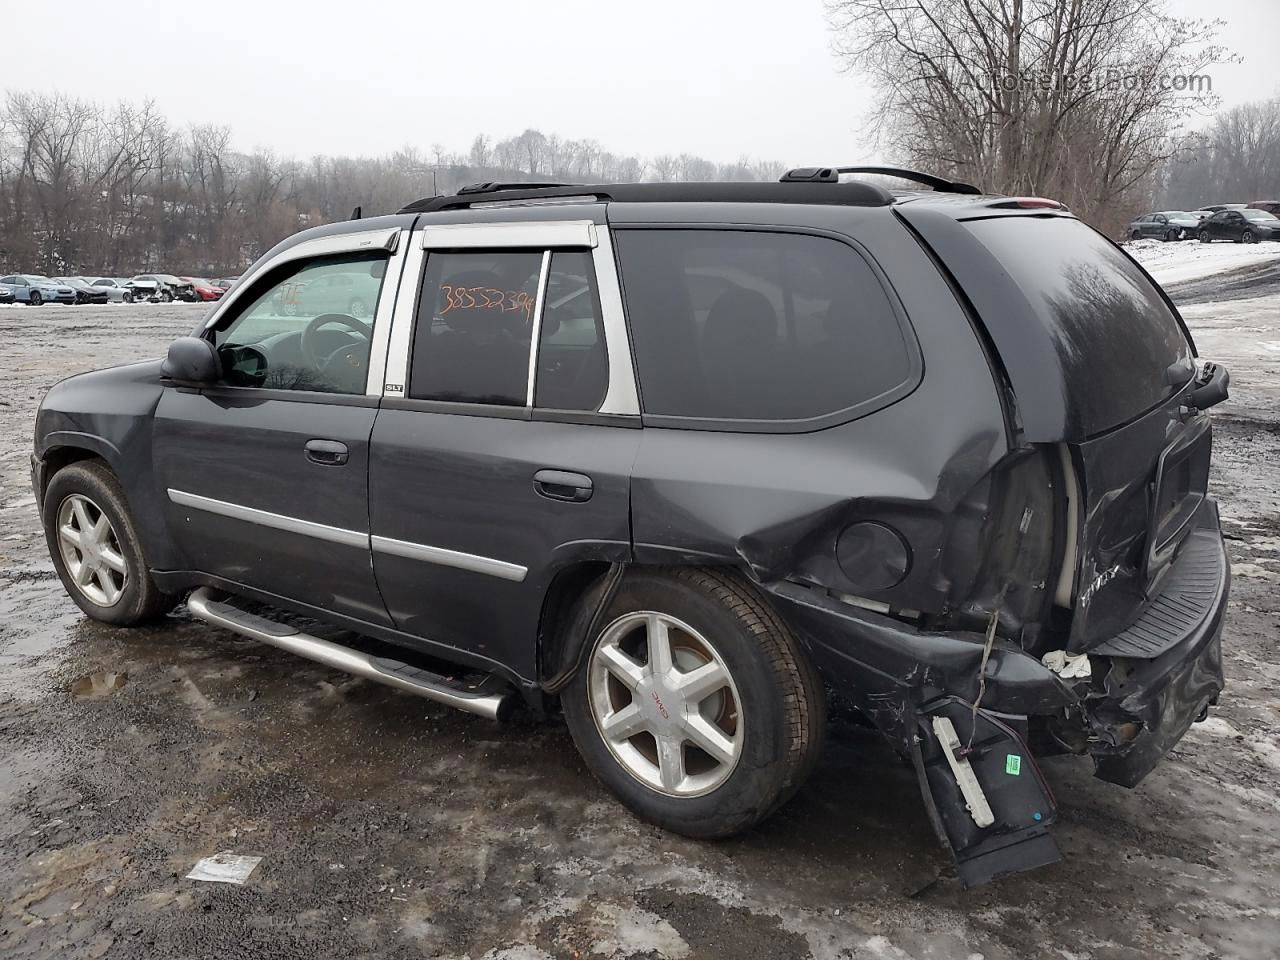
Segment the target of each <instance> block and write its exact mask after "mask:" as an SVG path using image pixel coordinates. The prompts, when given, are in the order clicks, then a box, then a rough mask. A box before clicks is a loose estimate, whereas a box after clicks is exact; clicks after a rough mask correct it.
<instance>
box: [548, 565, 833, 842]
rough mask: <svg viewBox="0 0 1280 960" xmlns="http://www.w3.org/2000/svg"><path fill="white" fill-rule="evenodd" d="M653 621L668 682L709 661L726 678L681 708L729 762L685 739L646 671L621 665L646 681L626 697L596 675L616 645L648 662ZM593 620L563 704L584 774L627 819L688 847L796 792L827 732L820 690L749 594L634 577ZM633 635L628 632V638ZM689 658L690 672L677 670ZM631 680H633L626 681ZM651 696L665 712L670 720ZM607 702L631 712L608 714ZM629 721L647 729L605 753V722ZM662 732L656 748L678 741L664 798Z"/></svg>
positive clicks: (732, 578) (603, 674) (706, 572)
mask: <svg viewBox="0 0 1280 960" xmlns="http://www.w3.org/2000/svg"><path fill="white" fill-rule="evenodd" d="M655 617H661V618H663V619H664V622H668V623H669V626H670V628H671V631H672V632H671V633H670V634H669V636H670V637H671V638H672V643H671V645H670V649H671V651H672V657H671V659H672V660H675V661H676V669H677V670H678V671H680V673H674V674H667V675H666V676H680V674H681V673H682V674H684V675H686V676H687V675H688V674H689V672H690V671H691V670H692V669H698V670H702V669H703V668H705V667H707V666H709V664H710V663H711V659H712V658H715V659H716V662H717V663H718V664H719V665H720V666H721V668H722V669H723V670H724V671H725V673H726V674H727V678H728V679H727V681H725V683H724V685H723V686H722V687H721V688H719V689H714V690H713V691H712V692H710V693H702V694H701V695H700V696H699V699H698V700H697V701H696V702H694V703H692V704H691V705H690V708H689V709H690V710H691V711H692V718H693V719H694V720H696V721H698V722H699V723H700V724H701V727H700V729H702V730H706V729H707V726H706V724H708V723H711V724H714V725H716V727H717V728H718V732H719V734H720V739H719V740H718V741H717V742H718V743H719V744H721V745H723V744H725V743H732V746H733V756H734V759H733V761H732V762H731V763H728V762H721V761H718V760H717V759H716V758H715V757H714V756H713V755H712V754H711V753H709V752H703V751H702V750H701V749H700V748H699V747H697V746H696V745H694V742H693V741H692V740H690V739H689V738H688V737H687V736H684V731H685V730H686V729H688V728H687V727H686V726H685V725H684V722H683V721H684V718H687V717H690V716H691V714H690V713H689V712H686V710H685V709H683V698H681V697H680V696H679V694H678V693H677V692H675V691H673V690H672V689H668V688H666V687H665V686H657V685H655V681H654V679H653V672H652V669H651V665H650V664H649V663H648V662H646V663H644V664H641V663H640V662H639V660H638V659H632V660H631V662H630V664H629V665H627V668H626V669H627V670H630V669H631V667H635V668H636V669H638V670H640V671H641V672H642V673H643V674H644V676H645V677H646V678H647V679H646V680H644V681H639V686H638V689H635V690H634V692H633V691H631V690H628V689H627V687H626V686H624V685H623V683H622V682H621V681H619V680H618V679H617V674H615V673H613V672H612V670H611V669H610V668H607V667H605V666H604V663H605V662H606V659H605V658H606V653H608V652H609V651H610V650H611V649H612V650H613V652H614V654H615V655H616V652H617V651H618V650H622V649H623V647H622V646H621V645H620V644H627V643H637V642H638V643H640V644H641V646H640V647H639V648H638V649H637V650H636V657H639V656H640V655H641V653H640V652H639V651H640V650H643V656H644V657H645V658H646V661H647V659H648V646H649V640H648V635H649V634H648V631H649V630H650V629H652V628H651V627H650V626H649V625H648V624H649V623H650V622H651V621H652V618H655ZM601 619H602V622H603V623H604V626H603V627H602V629H601V630H600V632H599V633H598V634H597V635H596V636H593V637H590V638H589V639H588V643H589V644H590V646H589V648H588V651H587V655H586V657H585V659H584V665H583V666H582V668H581V669H579V671H578V673H577V675H576V676H574V678H573V680H572V681H571V683H570V685H569V687H568V688H566V690H565V692H564V694H563V695H562V698H561V702H562V707H563V710H564V715H565V720H566V722H567V724H568V727H569V731H570V733H571V734H572V736H573V740H574V743H575V744H576V745H577V748H578V751H579V753H581V754H582V757H583V759H584V760H585V761H586V764H587V766H588V767H589V768H590V770H591V772H592V773H593V774H594V775H595V776H596V778H597V779H598V780H600V781H601V783H603V784H604V785H605V786H606V787H608V788H609V789H610V790H611V791H612V792H613V793H614V794H615V795H616V796H617V797H618V799H619V800H621V801H622V803H623V804H624V805H625V806H627V807H628V808H629V809H630V810H631V811H632V812H633V813H635V814H636V815H637V816H639V817H641V818H642V819H644V820H647V821H649V822H650V823H654V824H657V825H658V826H660V827H663V828H664V829H667V830H671V831H673V832H675V833H679V834H683V835H684V836H687V837H694V838H697V839H714V838H719V837H727V836H731V835H733V834H735V833H739V832H741V831H743V830H746V829H747V828H749V827H751V826H753V825H755V824H756V823H759V822H760V821H761V820H763V819H765V818H766V817H767V816H769V815H770V814H771V813H773V812H774V811H775V810H777V809H778V807H780V806H781V805H782V804H784V803H785V802H786V801H787V800H788V799H789V798H790V797H791V796H792V795H793V794H794V793H795V792H796V790H798V789H799V787H800V785H801V784H802V783H803V782H804V780H805V778H806V777H807V776H808V774H809V772H810V770H811V769H812V767H813V764H814V762H815V761H816V759H817V756H818V753H819V751H820V748H821V743H822V739H823V734H824V731H825V726H826V706H825V698H824V693H823V688H822V684H821V682H820V681H819V679H818V676H817V673H816V672H815V670H814V669H813V666H812V665H811V664H810V663H809V661H808V658H807V657H806V656H805V655H804V653H803V652H802V651H801V649H800V647H799V645H798V643H797V641H796V639H795V636H794V635H793V634H792V632H791V630H790V629H789V628H788V627H787V626H786V624H784V623H783V622H782V620H781V619H780V618H779V617H778V615H777V614H776V613H774V611H773V610H772V608H771V607H770V606H769V604H768V602H767V601H766V599H765V597H764V596H763V594H761V593H760V591H759V590H758V589H757V588H756V587H755V586H753V585H752V584H751V583H750V582H748V581H747V580H745V579H744V578H742V577H741V576H739V575H737V574H736V573H731V572H727V571H721V570H710V569H702V568H671V569H666V568H647V569H643V570H636V571H633V572H632V573H629V574H628V575H627V577H626V579H624V580H623V582H622V584H621V585H620V587H619V589H618V592H617V593H616V594H615V596H614V599H613V601H612V603H611V605H610V607H609V610H608V612H607V613H606V615H605V616H604V617H603V618H601ZM632 624H635V627H634V630H635V632H628V631H631V630H632V629H633V627H632ZM619 636H621V637H622V638H623V639H622V640H621V641H618V640H617V639H616V638H617V637H619ZM691 641H692V647H693V648H694V649H691V648H690V646H689V644H690V642H691ZM699 644H705V647H703V648H702V652H701V653H698V652H697V651H696V648H697V647H698V646H699ZM633 649H634V648H633ZM708 654H710V656H709V657H708ZM686 655H687V656H688V657H691V658H693V662H692V663H689V662H682V660H681V658H683V657H685V656H686ZM627 656H629V657H630V656H631V654H630V653H628V654H627ZM636 677H637V675H635V674H633V675H632V680H633V681H636ZM659 693H661V694H662V696H663V697H666V703H667V704H671V705H672V706H671V709H670V711H668V709H667V706H666V705H665V704H664V701H663V699H661V698H660V697H659V696H658V694H659ZM615 696H617V697H619V698H620V699H622V700H626V699H628V698H629V699H630V702H627V703H615V702H614V701H613V699H612V698H614V697H615ZM651 700H652V701H656V708H655V706H653V705H652V704H651V703H650V701H651ZM708 706H710V718H709V716H708ZM730 707H731V709H729V710H727V711H726V708H730ZM633 708H634V709H633ZM627 711H630V716H632V717H642V715H643V717H644V718H651V719H652V721H653V724H655V725H654V726H651V727H647V728H638V729H637V730H636V732H635V733H634V734H631V735H630V738H629V739H625V740H623V739H621V738H619V739H618V740H615V741H614V745H612V746H611V745H610V743H609V742H607V741H606V740H605V737H604V734H603V733H601V723H604V722H609V721H610V720H613V719H615V718H621V717H623V715H624V714H625V713H626V712H627ZM726 712H727V714H728V719H729V721H730V722H729V723H728V724H726V723H725V722H724V719H725V716H726ZM661 730H665V731H666V733H665V735H664V737H663V742H666V743H671V742H673V739H672V738H673V737H674V742H675V743H677V744H679V746H677V747H676V748H675V753H674V756H678V757H679V758H680V759H679V762H678V764H672V765H671V768H670V769H673V770H678V771H679V772H678V774H676V776H678V777H679V779H678V780H677V779H676V776H673V777H672V779H671V781H670V783H671V785H672V787H673V788H672V789H667V784H668V781H667V779H666V776H665V774H664V772H663V769H664V768H663V765H662V764H661V763H660V762H658V759H659V749H658V743H659V739H658V737H657V736H655V733H654V732H650V731H661ZM673 731H674V732H673ZM730 731H731V732H730ZM704 736H705V734H704ZM682 740H683V742H681V741H682ZM691 747H692V749H690V748H691ZM665 756H672V754H670V753H667V754H665ZM628 758H629V759H628ZM637 770H640V771H642V772H637ZM645 778H648V780H646V779H645ZM658 781H661V783H659V782H658ZM682 791H683V792H682Z"/></svg>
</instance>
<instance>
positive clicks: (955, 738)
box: [912, 698, 1062, 888]
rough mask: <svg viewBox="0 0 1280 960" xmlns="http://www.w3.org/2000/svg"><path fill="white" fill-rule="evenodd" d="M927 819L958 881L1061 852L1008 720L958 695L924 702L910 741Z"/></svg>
mask: <svg viewBox="0 0 1280 960" xmlns="http://www.w3.org/2000/svg"><path fill="white" fill-rule="evenodd" d="M912 760H913V762H914V764H915V768H916V775H917V776H918V777H919V778H920V790H921V793H922V794H923V796H924V799H925V806H926V808H927V809H928V812H929V819H930V820H932V821H933V826H934V829H935V830H936V831H937V833H938V837H939V839H941V840H942V841H943V843H944V845H945V846H947V847H949V848H950V849H951V852H952V855H953V856H954V857H955V862H956V872H957V874H958V875H959V877H960V882H961V883H962V884H963V885H964V886H965V887H966V888H968V887H976V886H979V885H980V884H984V883H990V882H991V881H992V880H998V879H1000V878H1001V877H1005V876H1008V875H1009V874H1012V873H1020V872H1021V871H1023V870H1033V869H1035V868H1036V867H1043V866H1047V865H1048V864H1051V863H1057V862H1058V861H1059V860H1061V859H1062V856H1061V854H1060V853H1059V852H1058V846H1057V844H1056V843H1054V841H1053V837H1052V836H1050V835H1049V830H1048V828H1049V826H1050V825H1051V824H1052V823H1053V822H1054V819H1055V818H1056V816H1057V806H1056V805H1055V803H1054V800H1053V794H1052V793H1051V792H1050V790H1049V786H1048V784H1047V783H1045V780H1044V777H1043V776H1042V775H1041V773H1040V768H1039V767H1038V766H1036V762H1035V760H1034V759H1033V758H1032V756H1031V751H1030V750H1029V749H1028V748H1027V745H1026V743H1025V742H1024V741H1023V739H1022V737H1021V736H1020V735H1019V734H1018V732H1017V731H1015V730H1014V729H1013V727H1011V726H1009V725H1008V724H1006V723H1005V722H1004V721H1003V720H1001V719H1000V718H998V717H996V716H994V715H992V714H991V713H988V712H987V711H985V710H981V709H979V710H978V711H977V714H976V717H975V714H974V711H973V708H972V707H971V706H969V705H968V704H966V703H962V702H961V701H959V700H957V699H954V698H948V699H947V700H944V701H941V702H938V703H935V704H931V705H929V706H928V707H927V708H926V709H925V711H924V712H923V713H922V714H921V715H920V716H919V723H918V725H917V736H916V740H915V744H914V746H913V749H912Z"/></svg>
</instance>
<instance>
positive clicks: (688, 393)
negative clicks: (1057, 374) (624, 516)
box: [615, 229, 913, 422]
mask: <svg viewBox="0 0 1280 960" xmlns="http://www.w3.org/2000/svg"><path fill="white" fill-rule="evenodd" d="M615 237H616V241H617V244H618V255H619V260H620V263H621V267H622V281H623V290H624V293H625V296H626V306H627V317H628V321H629V323H630V326H631V337H632V343H633V345H634V349H635V355H636V365H637V368H638V372H639V376H640V388H641V394H642V402H643V405H644V412H645V413H646V414H649V415H657V416H669V417H683V418H701V419H710V420H717V421H725V420H735V421H755V422H759V421H774V422H776V421H798V420H799V421H810V420H813V419H814V418H819V417H824V416H827V415H832V414H837V413H842V412H852V411H855V408H868V409H869V408H871V407H873V406H875V405H876V404H879V403H883V402H888V400H890V399H893V398H895V397H896V396H898V395H901V394H902V393H904V392H906V390H909V389H910V386H911V384H909V383H908V381H909V380H910V379H912V375H913V364H912V355H911V353H910V351H909V348H908V343H907V339H906V335H905V333H904V330H903V327H902V324H901V323H900V322H899V319H898V315H897V314H896V312H895V311H894V308H893V306H892V304H891V302H890V300H889V297H888V294H887V293H886V291H885V289H884V287H883V286H882V285H881V283H880V281H879V279H878V278H877V277H876V275H875V273H873V272H872V269H871V267H870V266H869V265H868V263H867V262H866V261H865V260H864V259H863V258H862V257H861V256H860V255H859V254H858V253H857V252H856V251H855V250H854V249H853V248H852V247H850V246H848V245H847V244H844V243H841V242H838V241H836V240H831V239H827V238H825V237H815V236H809V235H804V234H795V233H770V232H754V231H744V230H679V229H656V230H648V229H644V230H619V231H617V232H616V233H615Z"/></svg>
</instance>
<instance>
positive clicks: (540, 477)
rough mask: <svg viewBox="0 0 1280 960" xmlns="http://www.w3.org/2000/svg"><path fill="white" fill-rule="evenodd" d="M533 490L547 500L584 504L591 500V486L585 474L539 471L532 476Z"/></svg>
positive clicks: (564, 471) (589, 479)
mask: <svg viewBox="0 0 1280 960" xmlns="http://www.w3.org/2000/svg"><path fill="white" fill-rule="evenodd" d="M533 489H534V490H536V491H537V492H538V495H539V496H542V497H546V498H547V499H548V500H564V501H566V502H568V503H584V502H586V501H587V500H590V499H591V493H592V490H593V485H592V483H591V478H590V477H588V476H587V475H586V474H585V473H570V472H569V471H567V470H539V471H538V472H537V473H535V474H534V475H533Z"/></svg>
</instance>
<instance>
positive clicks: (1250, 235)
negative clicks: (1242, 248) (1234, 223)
mask: <svg viewBox="0 0 1280 960" xmlns="http://www.w3.org/2000/svg"><path fill="white" fill-rule="evenodd" d="M1240 242H1241V243H1257V242H1258V235H1257V234H1255V233H1254V232H1253V231H1252V230H1246V231H1245V232H1244V233H1242V234H1240Z"/></svg>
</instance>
